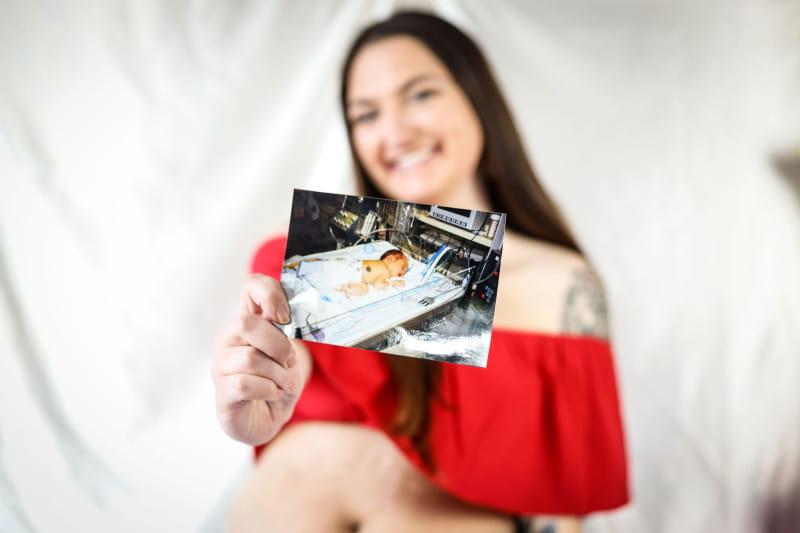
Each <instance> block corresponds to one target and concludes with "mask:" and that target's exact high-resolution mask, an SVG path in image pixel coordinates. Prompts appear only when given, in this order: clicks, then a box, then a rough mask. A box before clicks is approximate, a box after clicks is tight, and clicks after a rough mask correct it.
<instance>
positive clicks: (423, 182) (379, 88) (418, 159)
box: [346, 36, 489, 211]
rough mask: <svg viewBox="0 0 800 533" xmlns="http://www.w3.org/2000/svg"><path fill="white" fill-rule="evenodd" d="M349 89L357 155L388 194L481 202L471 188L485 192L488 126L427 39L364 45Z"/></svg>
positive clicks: (404, 38) (349, 113) (456, 203)
mask: <svg viewBox="0 0 800 533" xmlns="http://www.w3.org/2000/svg"><path fill="white" fill-rule="evenodd" d="M387 58H388V60H387ZM421 65H424V68H421ZM347 86H348V87H350V88H351V95H348V97H347V104H346V105H347V122H348V126H349V129H350V131H351V138H352V143H353V148H354V150H355V156H356V158H357V160H358V161H360V162H361V164H362V165H363V166H364V170H365V172H366V173H367V174H368V175H369V176H370V177H371V178H372V179H373V180H374V182H375V185H376V186H377V187H378V189H380V191H381V193H382V195H383V196H388V197H393V198H403V199H404V200H406V201H411V202H418V203H427V204H433V203H436V201H438V202H439V203H445V202H442V200H443V199H447V200H446V202H447V205H452V206H459V205H466V204H467V203H474V201H475V199H476V198H479V197H480V195H479V194H478V192H477V191H476V190H472V191H470V190H464V189H465V188H472V189H476V188H477V187H478V180H477V176H476V175H475V169H477V166H478V159H479V158H480V155H481V148H482V146H483V132H482V130H481V126H480V121H479V120H478V117H477V114H476V113H475V110H474V109H473V108H472V106H471V105H470V102H469V100H468V99H467V96H466V95H465V94H464V91H463V90H462V89H461V88H460V87H459V85H458V83H456V81H455V80H454V79H453V77H452V75H451V74H450V73H449V71H448V70H447V67H446V66H445V65H444V64H443V63H442V62H441V61H439V60H438V59H437V58H436V56H435V55H433V54H432V53H431V51H430V50H429V49H428V48H427V47H425V46H424V45H423V44H422V43H421V42H420V41H419V40H417V39H415V38H413V37H409V36H395V37H388V38H386V39H384V40H381V41H378V42H376V43H374V44H371V45H369V46H366V47H364V49H363V50H362V51H361V53H359V54H358V56H356V57H355V58H354V60H353V62H352V64H351V67H350V73H349V75H348V79H347ZM465 176H467V177H469V178H470V179H469V180H468V181H465V180H464V177H465ZM479 208H480V209H482V210H485V211H488V210H489V208H488V205H482V206H480V207H479Z"/></svg>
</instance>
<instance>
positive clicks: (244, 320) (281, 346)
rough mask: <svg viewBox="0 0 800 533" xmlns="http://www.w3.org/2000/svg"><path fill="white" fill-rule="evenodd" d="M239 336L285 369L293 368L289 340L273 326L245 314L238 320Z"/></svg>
mask: <svg viewBox="0 0 800 533" xmlns="http://www.w3.org/2000/svg"><path fill="white" fill-rule="evenodd" d="M239 336H240V337H241V338H242V340H243V341H244V342H245V343H247V344H249V345H250V346H253V347H254V348H258V349H259V350H261V351H262V352H264V354H266V355H267V356H268V357H270V358H272V359H274V360H275V361H277V362H278V363H280V364H281V365H283V366H285V367H291V366H294V364H295V362H296V358H295V356H294V350H293V349H292V344H291V343H290V342H289V338H288V337H287V336H286V335H284V334H283V332H282V331H280V330H279V329H278V328H277V327H275V325H273V324H271V323H270V322H268V321H267V320H264V319H263V318H261V317H260V316H257V315H251V314H247V315H244V316H242V317H241V318H240V319H239Z"/></svg>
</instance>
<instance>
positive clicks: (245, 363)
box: [217, 346, 295, 393]
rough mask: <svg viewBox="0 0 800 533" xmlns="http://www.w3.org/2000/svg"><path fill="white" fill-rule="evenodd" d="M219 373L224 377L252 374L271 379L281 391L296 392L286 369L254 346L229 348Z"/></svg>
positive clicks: (220, 362)
mask: <svg viewBox="0 0 800 533" xmlns="http://www.w3.org/2000/svg"><path fill="white" fill-rule="evenodd" d="M217 372H218V374H219V375H222V376H231V375H234V374H250V375H253V376H258V377H262V378H266V379H270V380H272V381H274V382H275V384H276V385H277V386H278V387H279V388H280V389H282V390H284V391H286V392H289V393H291V392H294V391H293V389H294V387H295V384H294V383H293V381H292V377H291V376H290V374H289V371H288V370H287V369H286V367H284V366H282V365H280V364H278V363H277V362H276V361H275V360H273V359H271V358H269V357H267V356H266V355H265V354H264V353H262V352H261V351H260V350H258V349H256V348H253V347H252V346H236V347H233V348H228V350H227V351H226V352H225V356H224V357H223V358H221V360H220V361H219V364H218V367H217Z"/></svg>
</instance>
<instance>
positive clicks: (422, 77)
mask: <svg viewBox="0 0 800 533" xmlns="http://www.w3.org/2000/svg"><path fill="white" fill-rule="evenodd" d="M436 78H438V76H437V75H436V74H420V75H418V76H414V77H413V78H411V79H410V80H408V81H407V82H405V83H404V84H403V85H401V86H400V89H398V91H397V92H400V93H404V92H406V91H408V90H409V89H411V88H412V87H413V86H414V85H416V84H417V83H420V82H422V81H427V80H432V79H436Z"/></svg>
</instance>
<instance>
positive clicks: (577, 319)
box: [561, 268, 608, 339]
mask: <svg viewBox="0 0 800 533" xmlns="http://www.w3.org/2000/svg"><path fill="white" fill-rule="evenodd" d="M561 322H562V324H561V327H562V330H563V331H564V332H566V333H572V334H575V335H590V336H593V337H600V338H603V339H606V338H608V311H607V309H606V298H605V293H604V291H603V284H602V282H601V281H600V278H598V277H597V274H595V273H594V272H593V271H592V270H590V269H588V268H586V269H581V270H576V271H574V272H573V275H572V283H571V284H570V287H569V290H568V291H567V295H566V301H565V302H564V312H563V315H562V317H561Z"/></svg>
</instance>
